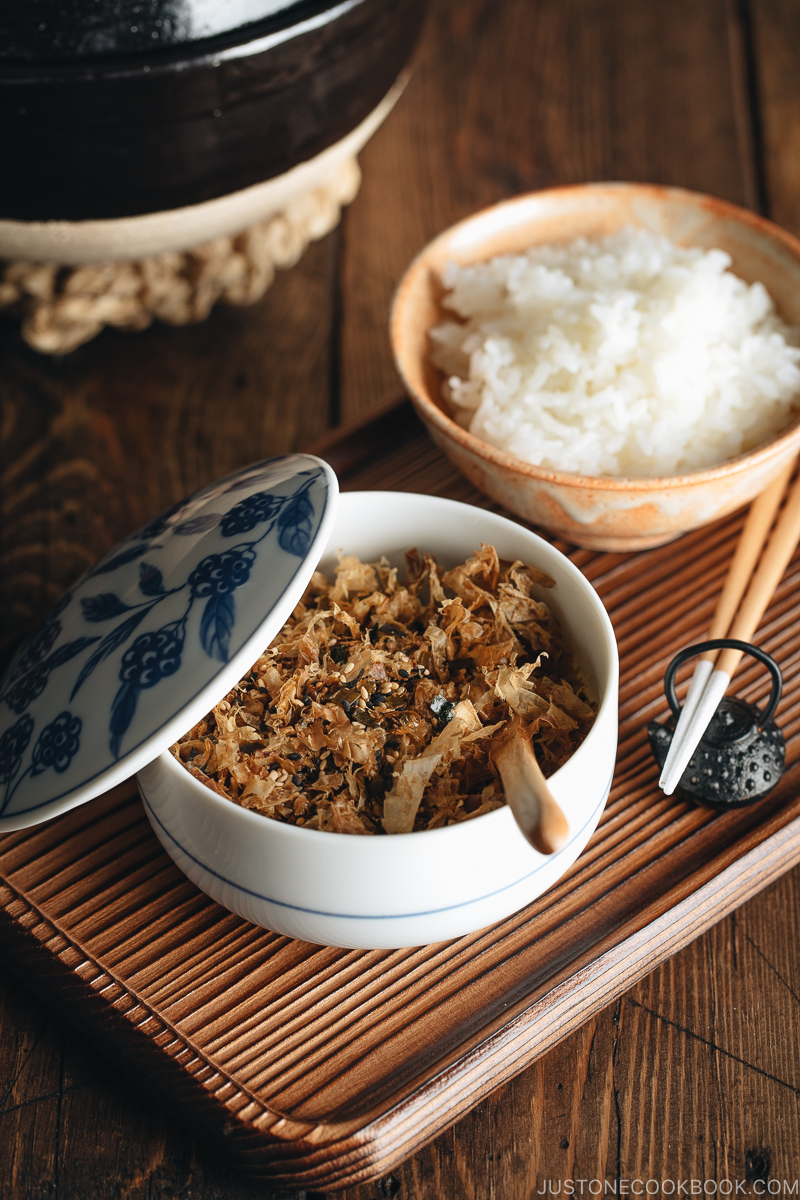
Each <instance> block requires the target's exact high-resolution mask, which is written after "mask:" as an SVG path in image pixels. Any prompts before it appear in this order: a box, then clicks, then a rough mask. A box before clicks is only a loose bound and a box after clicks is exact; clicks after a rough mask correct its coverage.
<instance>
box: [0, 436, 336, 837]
mask: <svg viewBox="0 0 800 1200" xmlns="http://www.w3.org/2000/svg"><path fill="white" fill-rule="evenodd" d="M338 491H339V489H338V483H337V480H336V476H335V475H334V473H333V471H332V470H331V468H330V467H329V466H328V464H327V463H325V462H323V461H322V460H321V459H318V458H314V457H312V456H311V455H305V454H290V455H286V456H284V457H281V458H272V459H268V460H266V461H265V462H259V463H254V464H252V465H251V466H249V467H245V468H244V469H243V470H241V471H237V472H236V473H235V474H233V475H229V476H228V477H227V478H226V479H222V480H220V481H218V482H217V483H213V484H210V485H209V486H208V487H205V488H203V489H202V490H201V491H199V492H197V493H196V494H195V495H194V496H191V497H190V498H189V499H188V500H185V501H183V502H182V503H180V504H177V505H175V506H174V507H173V508H171V509H169V510H168V511H167V512H165V513H164V514H163V515H162V516H161V517H159V518H157V520H155V521H152V522H151V523H150V524H149V525H146V526H145V527H144V529H140V530H138V532H136V533H134V534H131V536H130V537H129V538H127V539H126V540H125V541H124V542H122V543H121V544H120V545H119V546H117V547H116V548H115V549H114V550H112V551H111V553H110V554H108V555H106V557H105V558H103V559H102V560H101V561H100V562H99V563H98V564H97V565H96V566H95V567H93V568H92V570H91V571H89V572H88V573H87V574H86V575H84V576H83V578H82V579H80V580H79V581H78V583H76V584H75V586H74V587H73V588H72V589H71V590H70V591H69V592H67V593H66V595H64V596H63V597H62V598H61V600H60V601H59V602H58V604H57V605H56V606H55V608H54V609H53V610H52V612H51V613H50V614H49V616H48V617H47V618H46V619H45V621H44V622H43V623H42V624H41V625H40V626H39V627H38V629H36V630H35V632H34V633H33V634H32V635H31V636H30V637H29V638H28V639H27V640H26V642H25V643H24V644H23V645H22V646H21V647H20V649H19V651H18V652H17V654H16V656H15V658H14V659H13V661H12V663H11V665H10V667H9V669H8V671H7V672H6V674H5V676H4V678H3V681H2V683H1V684H0V831H4V830H9V829H23V828H25V827H26V826H28V825H36V824H38V823H39V822H41V821H45V820H47V819H48V818H50V817H54V816H57V815H58V814H59V813H62V812H66V811H67V810H68V809H70V808H74V807H75V805H78V804H83V803H85V801H87V800H91V799H92V798H93V797H94V796H97V795H98V794H99V793H100V792H104V791H107V790H108V789H109V788H111V787H114V785H115V784H118V783H121V782H122V781H123V780H125V779H127V778H129V777H130V776H131V775H133V774H135V772H136V771H138V770H139V769H140V768H141V767H143V766H145V765H146V764H147V763H149V762H151V761H152V760H153V759H154V758H156V757H157V756H158V755H159V754H160V753H161V752H162V751H163V750H165V749H166V748H167V747H168V746H170V745H171V744H172V743H173V742H174V741H176V740H177V739H178V738H179V737H180V736H181V735H182V734H184V733H186V731H187V730H188V729H191V727H192V725H194V724H195V723H196V722H197V721H198V720H199V719H200V718H201V717H202V716H203V715H204V714H205V713H206V712H208V711H209V709H211V708H212V707H213V705H214V704H216V703H217V702H218V701H219V700H220V699H221V698H222V697H223V696H224V695H225V694H226V693H227V692H229V691H230V689H231V688H232V687H233V686H234V684H235V683H236V682H237V680H239V679H241V678H242V676H243V675H245V674H246V672H247V671H248V670H249V669H250V667H251V666H252V664H253V663H254V662H255V660H256V659H257V658H258V656H259V655H260V654H261V653H262V652H263V651H264V650H265V649H266V647H267V646H268V645H269V643H270V642H271V641H272V639H273V638H274V637H275V635H276V634H277V633H278V631H279V630H280V628H281V626H282V625H283V623H284V622H285V620H286V618H287V617H288V616H289V614H290V613H291V612H292V609H293V608H294V606H295V605H296V604H297V602H298V600H299V599H300V597H301V596H302V594H303V591H304V590H305V587H306V584H307V583H308V581H309V579H310V578H311V575H312V573H313V571H314V568H315V567H316V565H317V562H318V561H319V559H320V557H321V555H322V552H323V550H324V548H325V545H326V543H327V540H328V537H329V535H330V530H331V526H332V524H333V519H334V516H335V511H336V501H337V497H338Z"/></svg>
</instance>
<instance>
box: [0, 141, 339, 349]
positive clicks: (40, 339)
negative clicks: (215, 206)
mask: <svg viewBox="0 0 800 1200" xmlns="http://www.w3.org/2000/svg"><path fill="white" fill-rule="evenodd" d="M360 182H361V172H360V170H359V166H358V163H357V161H356V160H355V158H351V159H347V160H346V161H345V162H344V163H342V165H341V166H340V167H339V169H338V171H337V173H336V174H335V175H333V176H332V177H331V178H330V179H329V180H328V182H327V183H326V185H325V186H324V187H319V188H316V189H315V190H314V191H312V192H309V193H307V194H306V195H305V196H301V197H300V198H299V199H298V200H296V201H294V203H293V204H292V206H291V209H289V210H287V211H285V212H282V213H280V214H279V215H277V216H273V217H270V218H269V219H268V220H266V221H261V222H260V223H259V224H257V225H253V226H252V227H251V228H250V229H247V230H245V232H244V233H240V234H237V235H236V236H234V237H222V238H217V239H216V240H215V241H213V242H207V243H206V244H205V245H203V246H198V247H197V248H196V249H194V250H186V251H181V252H177V251H176V252H173V253H169V254H160V255H158V256H157V257H154V258H143V259H140V260H138V261H136V262H112V263H96V264H92V265H89V266H78V267H64V266H58V265H54V264H52V263H31V262H6V263H0V310H3V309H4V310H6V312H8V313H9V314H10V315H12V316H18V317H21V318H22V336H23V338H24V339H25V341H26V342H27V343H28V345H29V346H33V348H34V349H35V350H40V351H41V352H42V353H43V354H68V353H69V352H70V351H71V350H74V349H76V347H77V346H80V345H82V344H83V343H84V342H88V341H90V340H91V338H93V337H96V335H97V334H98V333H99V332H100V331H101V329H102V328H103V326H104V325H114V326H116V327H117V328H118V329H146V328H147V326H148V325H149V324H150V323H151V322H152V321H153V320H154V319H155V318H158V320H160V321H166V322H168V323H169V324H170V325H188V324H190V323H191V322H194V321H203V320H205V318H206V317H207V316H208V314H209V312H210V311H211V309H212V307H213V305H214V304H216V303H218V302H220V303H223V304H252V303H253V302H254V301H256V300H258V299H260V298H261V296H263V295H264V292H265V291H266V290H267V288H268V287H269V285H270V283H271V282H272V279H273V277H274V275H275V270H276V268H278V267H291V266H293V265H294V263H296V262H297V260H298V259H299V258H300V256H301V254H302V253H303V251H304V250H305V249H306V247H307V246H308V244H309V242H312V241H315V240H316V239H317V238H321V237H324V236H325V234H326V233H329V232H330V231H331V229H333V228H334V227H335V226H336V224H337V223H338V221H339V215H340V213H341V210H342V207H343V206H344V205H345V204H349V203H350V201H351V200H352V199H353V198H354V197H355V194H356V192H357V191H358V187H359V184H360Z"/></svg>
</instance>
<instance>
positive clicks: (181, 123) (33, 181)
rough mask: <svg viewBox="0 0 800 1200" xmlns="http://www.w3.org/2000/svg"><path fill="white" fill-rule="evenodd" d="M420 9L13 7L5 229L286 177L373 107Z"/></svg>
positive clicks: (177, 204)
mask: <svg viewBox="0 0 800 1200" xmlns="http://www.w3.org/2000/svg"><path fill="white" fill-rule="evenodd" d="M424 7H425V0H344V2H342V3H338V4H332V3H330V0H328V2H319V0H317V2H316V3H314V2H308V3H306V2H302V3H294V4H287V3H286V0H138V2H136V0H25V3H21V4H9V5H7V6H5V15H4V16H0V161H2V163H3V171H2V182H1V183H0V219H2V218H5V219H15V220H20V221H46V220H59V219H60V220H73V221H80V220H87V219H91V218H94V219H107V218H116V217H126V216H137V215H139V214H143V213H153V212H160V211H163V210H169V209H175V208H181V207H183V206H185V205H190V204H199V203H201V202H203V201H205V200H211V199H214V198H216V197H219V196H225V195H229V194H230V193H232V192H236V191H239V190H240V189H242V188H245V187H248V186H250V185H251V184H256V183H260V182H262V181H264V180H267V179H272V178H274V177H275V176H278V175H282V174H283V173H284V172H285V171H287V170H289V169H290V168H292V167H294V166H296V165H297V164H298V163H301V162H304V161H306V160H307V159H310V158H313V157H314V156H315V155H316V154H319V153H320V152H321V151H322V150H324V149H326V148H327V147H328V146H331V145H333V144H334V143H335V142H337V141H339V140H340V139H341V138H342V137H344V136H346V135H347V134H348V133H349V132H350V131H351V130H353V129H355V128H356V126H357V125H358V124H359V123H360V122H361V121H362V120H363V119H364V118H365V117H366V116H367V115H368V114H369V113H370V112H372V110H373V109H374V108H375V107H376V106H377V105H378V104H379V102H380V101H381V99H382V98H383V97H384V96H385V95H386V93H387V92H388V91H389V89H390V87H391V85H392V84H393V82H394V81H395V79H396V78H397V76H398V74H399V73H400V72H401V71H402V69H403V67H404V65H405V64H406V62H407V60H408V58H409V56H410V54H411V50H412V48H413V45H414V41H415V38H416V35H417V32H418V30H419V26H420V23H421V20H422V16H423V11H424ZM233 21H236V22H237V27H235V28H233V27H231V23H232V22H233Z"/></svg>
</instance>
